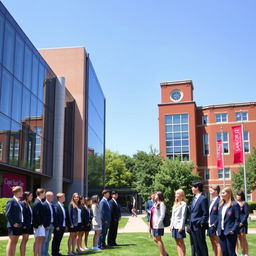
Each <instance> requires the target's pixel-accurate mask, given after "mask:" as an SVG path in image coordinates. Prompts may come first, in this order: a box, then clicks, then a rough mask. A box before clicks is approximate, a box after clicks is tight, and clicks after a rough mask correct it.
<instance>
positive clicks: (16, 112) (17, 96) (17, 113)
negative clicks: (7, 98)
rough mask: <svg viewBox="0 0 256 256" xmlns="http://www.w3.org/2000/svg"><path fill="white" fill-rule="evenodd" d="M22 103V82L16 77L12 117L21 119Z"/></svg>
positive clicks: (16, 119)
mask: <svg viewBox="0 0 256 256" xmlns="http://www.w3.org/2000/svg"><path fill="white" fill-rule="evenodd" d="M21 103H22V84H21V83H19V82H18V81H17V80H16V79H14V83H13V101H12V118H13V119H14V120H15V121H17V122H20V121H21Z"/></svg>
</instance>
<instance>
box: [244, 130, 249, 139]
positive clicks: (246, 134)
mask: <svg viewBox="0 0 256 256" xmlns="http://www.w3.org/2000/svg"><path fill="white" fill-rule="evenodd" d="M244 140H249V132H248V131H244Z"/></svg>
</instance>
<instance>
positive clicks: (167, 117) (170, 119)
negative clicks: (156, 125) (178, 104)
mask: <svg viewBox="0 0 256 256" xmlns="http://www.w3.org/2000/svg"><path fill="white" fill-rule="evenodd" d="M171 123H172V116H171V115H166V116H165V124H171Z"/></svg>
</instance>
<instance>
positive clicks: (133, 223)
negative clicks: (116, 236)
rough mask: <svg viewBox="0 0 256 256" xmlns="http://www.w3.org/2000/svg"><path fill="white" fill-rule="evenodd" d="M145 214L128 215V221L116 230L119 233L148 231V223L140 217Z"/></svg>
mask: <svg viewBox="0 0 256 256" xmlns="http://www.w3.org/2000/svg"><path fill="white" fill-rule="evenodd" d="M143 217H145V215H137V217H131V216H129V217H128V222H127V224H126V225H125V227H124V228H120V229H119V230H118V232H119V233H138V232H148V225H147V224H146V223H145V222H144V220H143V219H142V218H143Z"/></svg>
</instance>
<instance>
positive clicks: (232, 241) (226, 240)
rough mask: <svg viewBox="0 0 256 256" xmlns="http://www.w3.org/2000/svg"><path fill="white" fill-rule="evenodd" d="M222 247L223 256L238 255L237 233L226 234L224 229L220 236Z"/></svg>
mask: <svg viewBox="0 0 256 256" xmlns="http://www.w3.org/2000/svg"><path fill="white" fill-rule="evenodd" d="M219 241H220V247H221V251H222V255H223V256H236V255H237V254H236V241H237V234H233V235H227V236H225V235H224V233H223V231H221V235H220V236H219Z"/></svg>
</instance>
